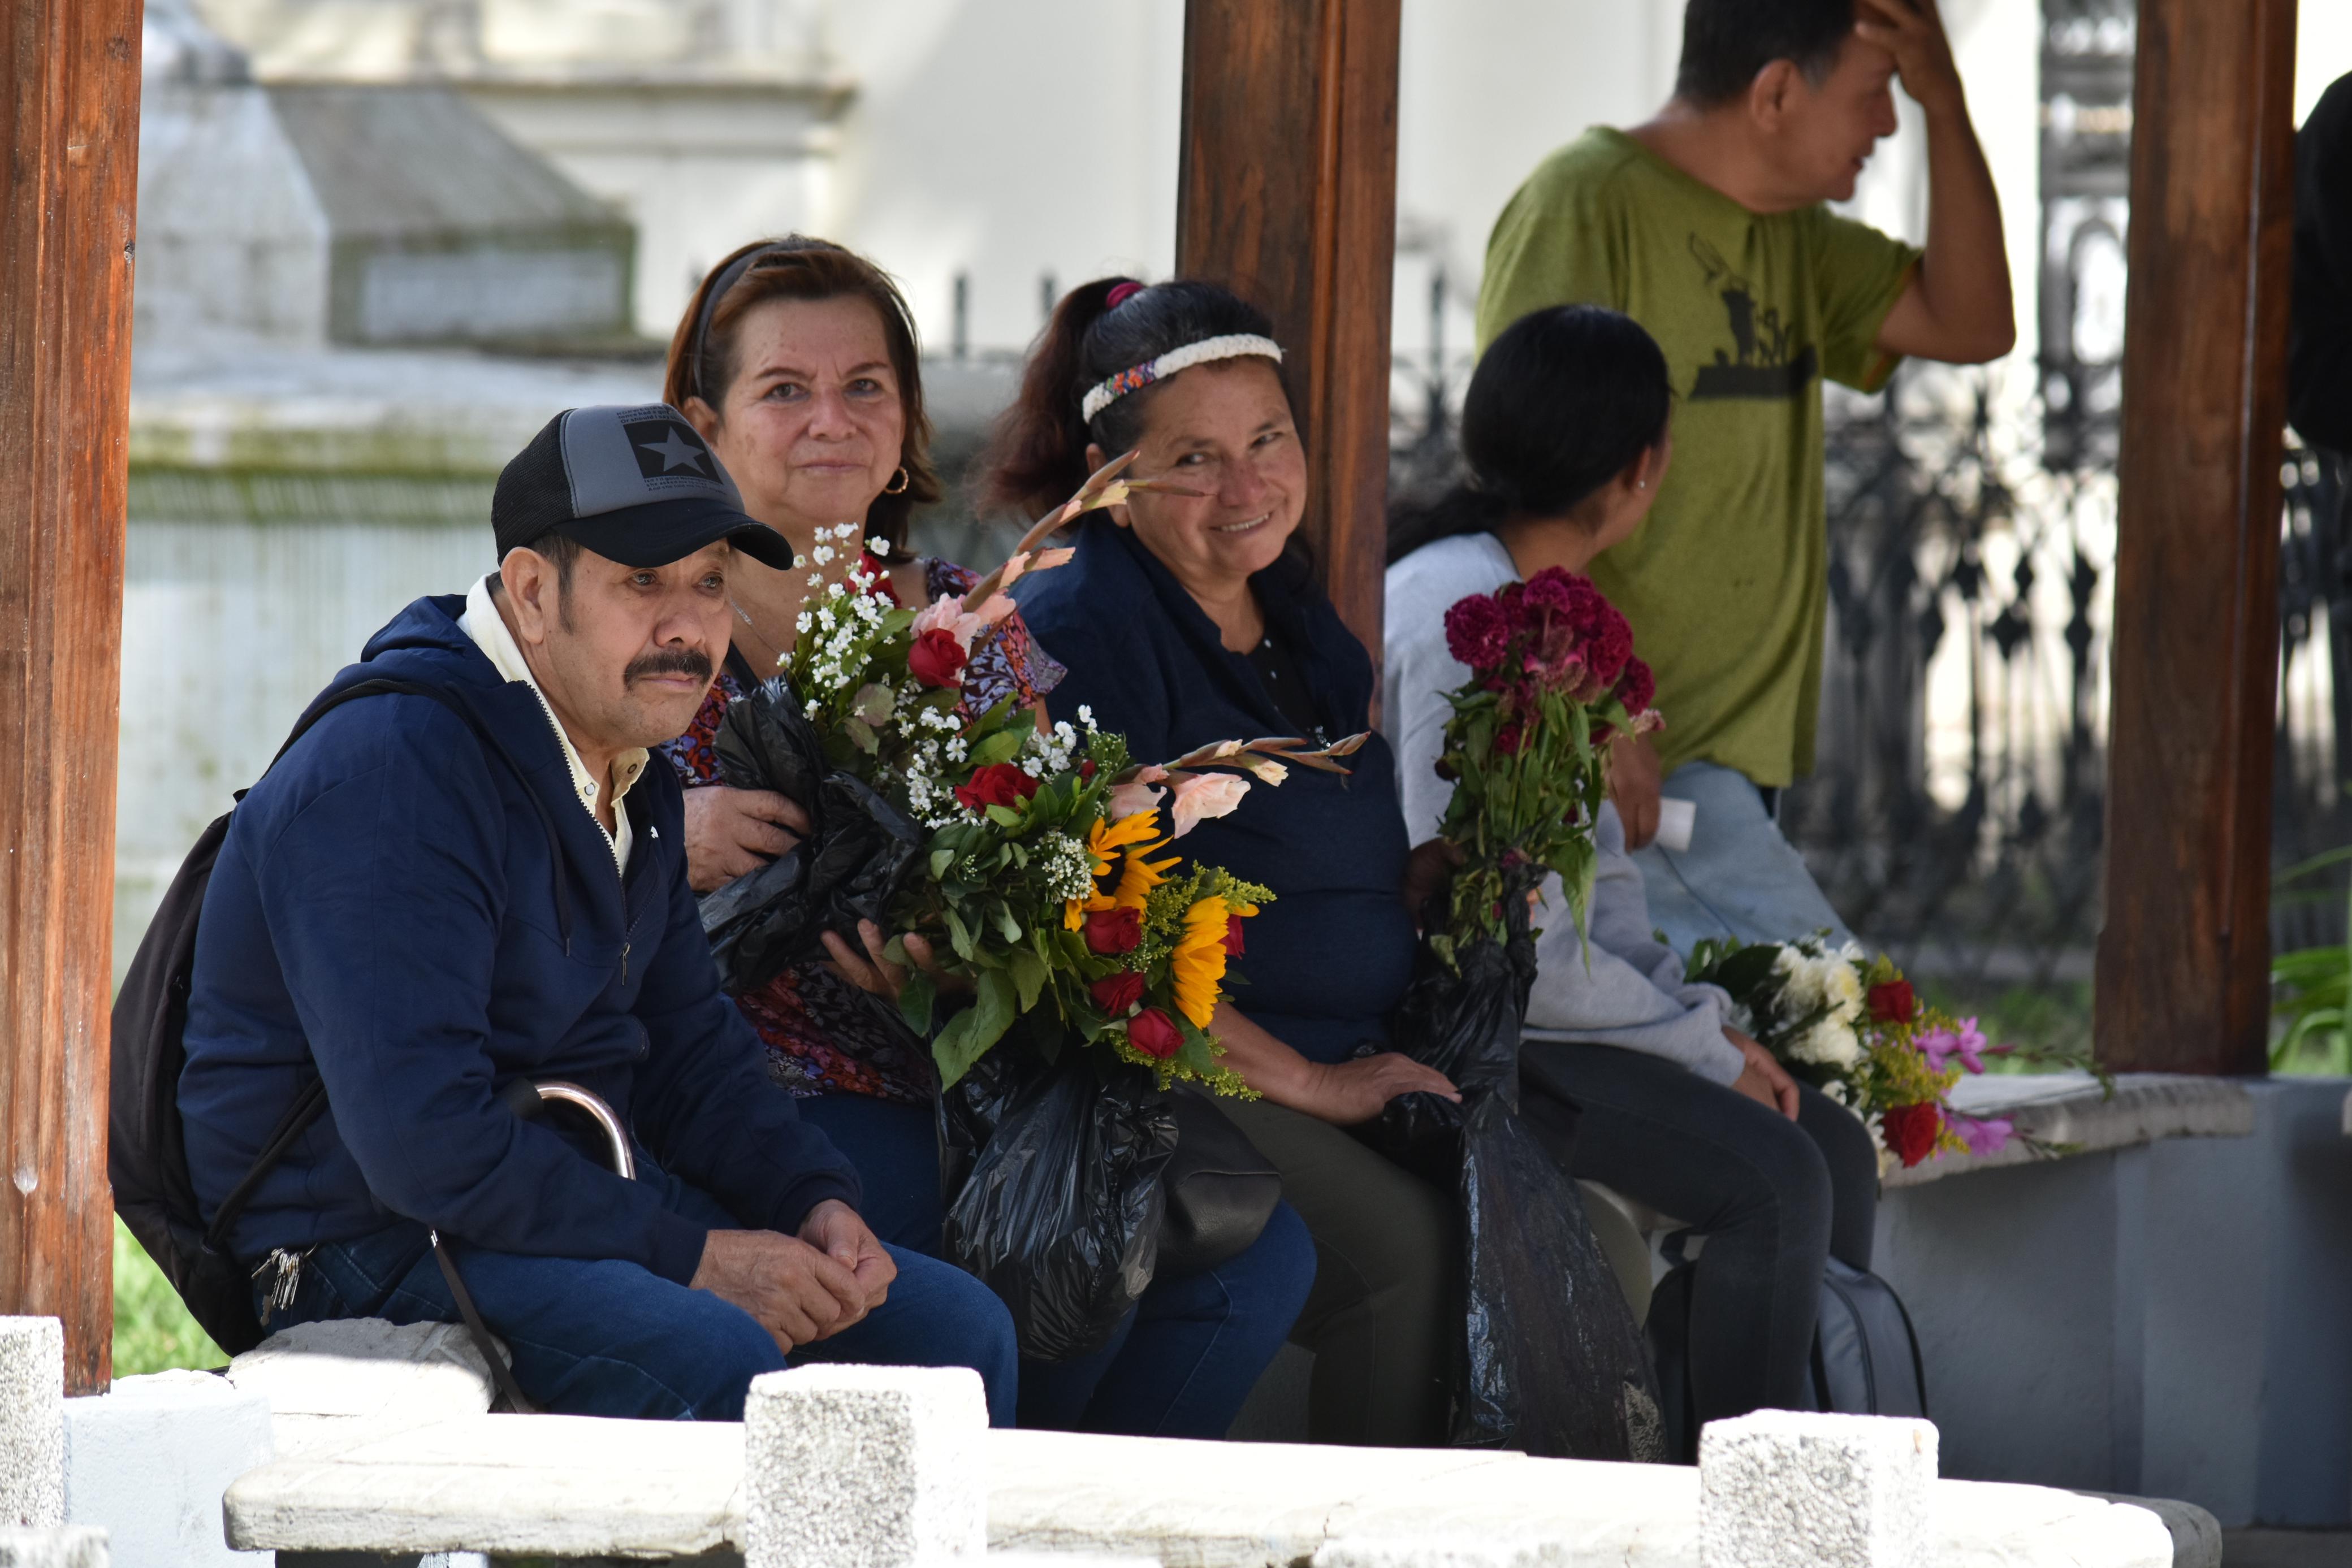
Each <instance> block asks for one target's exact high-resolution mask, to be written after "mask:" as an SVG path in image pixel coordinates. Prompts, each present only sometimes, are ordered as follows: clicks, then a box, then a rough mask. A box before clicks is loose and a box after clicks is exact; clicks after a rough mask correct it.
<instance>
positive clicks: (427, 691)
mask: <svg viewBox="0 0 2352 1568" xmlns="http://www.w3.org/2000/svg"><path fill="white" fill-rule="evenodd" d="M389 695H400V696H414V697H430V698H431V699H432V700H433V701H435V702H437V703H439V704H440V705H441V706H443V707H446V708H447V709H448V710H449V711H450V712H451V713H454V714H456V715H457V716H458V717H459V718H461V719H464V720H465V721H466V727H467V728H468V729H471V730H472V731H473V732H474V734H475V736H476V737H477V738H478V739H479V740H480V741H481V743H482V746H483V748H484V749H485V750H487V751H489V752H492V753H494V754H495V755H496V756H498V757H499V758H500V759H501V760H502V761H504V762H505V763H506V765H507V766H508V767H509V768H513V769H514V770H515V773H516V775H517V776H518V777H520V775H521V773H522V765H521V764H520V762H518V761H516V760H515V757H514V753H512V752H511V751H509V750H508V749H507V747H506V744H505V743H504V742H503V741H501V740H499V737H497V736H495V735H493V734H491V733H490V730H489V727H488V726H487V725H485V724H483V723H482V721H481V718H480V717H479V716H478V715H477V714H476V713H475V712H474V710H473V709H472V708H469V707H467V706H466V705H465V704H464V703H462V702H459V701H458V700H457V697H456V696H454V695H451V694H450V693H449V692H447V691H445V690H443V689H442V688H441V687H439V686H430V685H425V684H424V683H422V682H419V681H404V680H401V679H398V678H397V677H395V676H391V675H373V676H370V677H369V678H368V679H366V680H364V681H357V682H354V683H353V684H352V685H348V686H345V687H344V688H343V689H342V690H341V691H339V692H329V693H328V694H327V695H324V696H322V697H320V698H319V699H318V700H317V701H316V702H313V703H312V704H311V705H310V706H309V707H308V708H307V709H305V710H304V711H303V714H302V716H301V717H300V718H299V719H297V720H295V721H294V728H293V730H292V732H291V733H289V735H288V736H287V737H286V740H285V743H284V744H283V745H281V746H279V747H278V752H277V755H276V756H274V757H272V758H270V759H269V767H270V768H275V767H277V766H278V763H280V762H282V761H284V760H285V759H286V754H287V753H288V752H289V751H291V750H293V749H294V743H295V742H296V741H299V740H300V739H301V738H302V737H304V736H306V735H308V734H310V727H311V726H313V725H315V724H317V723H318V722H319V721H320V719H322V718H324V717H326V716H328V715H329V714H331V713H332V712H334V710H335V709H337V708H339V707H341V706H343V705H344V704H345V703H347V702H355V701H357V700H358V699H359V698H361V697H373V696H389ZM268 773H269V768H263V769H262V776H263V777H264V778H267V777H268ZM245 793H246V792H245V791H244V790H239V791H238V792H237V799H238V800H244V799H245ZM523 793H524V795H525V796H526V797H528V798H529V799H530V803H531V804H532V805H533V806H535V807H537V808H538V809H539V819H540V824H541V827H542V828H544V829H545V830H546V832H547V847H548V853H549V856H550V858H551V860H552V862H553V863H554V866H555V918H556V924H557V925H558V926H559V927H560V928H561V929H562V936H563V945H564V946H565V948H566V949H567V950H569V948H570V947H571V946H572V904H571V900H570V897H569V895H568V894H566V893H565V891H564V887H563V847H562V840H560V839H559V838H558V837H557V836H556V831H555V819H554V817H553V815H552V814H551V813H550V812H549V810H548V809H547V802H546V801H544V800H541V799H540V798H539V796H538V794H537V792H536V791H533V790H530V789H525V790H524V791H523ZM532 1098H533V1103H534V1104H535V1103H536V1100H537V1096H536V1095H534V1096H533V1097H532ZM326 1109H327V1086H326V1084H325V1083H324V1082H321V1081H320V1080H319V1079H318V1078H315V1077H314V1078H312V1079H311V1080H310V1082H308V1083H306V1084H304V1085H303V1086H302V1092H300V1093H299V1094H297V1095H296V1096H295V1097H294V1103H292V1104H290V1105H289V1106H287V1107H286V1111H285V1113H284V1114H283V1115H281V1116H279V1117H278V1124H277V1126H275V1127H273V1128H271V1129H270V1133H269V1138H268V1142H266V1143H265V1144H263V1145H262V1147H261V1153H260V1154H259V1155H257V1156H256V1158H255V1159H254V1162H253V1166H252V1168H250V1169H249V1170H247V1172H246V1173H245V1176H244V1177H243V1178H242V1179H241V1180H239V1181H238V1182H237V1184H236V1186H234V1187H232V1188H230V1189H229V1194H228V1196H227V1197H225V1198H223V1199H222V1200H221V1205H220V1207H219V1208H218V1209H217V1210H215V1212H214V1215H213V1219H212V1223H211V1224H210V1225H208V1226H206V1227H205V1240H204V1244H205V1249H206V1250H207V1251H213V1252H225V1251H226V1248H227V1243H228V1234H229V1231H230V1229H231V1228H234V1227H235V1226H236V1220H237V1217H238V1216H239V1215H241V1214H243V1213H244V1212H245V1206H246V1205H247V1203H248V1202H250V1201H251V1200H252V1198H253V1194H254V1190H255V1189H256V1188H257V1187H258V1186H261V1183H262V1180H263V1178H264V1177H266V1176H268V1175H269V1173H270V1172H271V1171H273V1170H275V1169H277V1168H278V1162H279V1161H280V1160H282V1159H284V1158H285V1157H286V1155H287V1154H288V1153H289V1151H290V1150H291V1149H292V1148H293V1147H294V1145H295V1144H296V1143H297V1142H298V1141H299V1140H300V1138H301V1136H302V1134H305V1133H307V1132H309V1131H310V1127H311V1124H313V1123H315V1122H317V1121H318V1119H319V1118H320V1116H321V1115H323V1114H325V1113H326ZM461 1289H462V1287H461ZM460 1304H461V1305H462V1304H465V1301H464V1298H463V1297H462V1296H461V1297H460ZM484 1354H488V1349H487V1347H485V1350H484ZM491 1359H492V1360H493V1361H495V1360H497V1359H498V1358H497V1357H495V1356H492V1357H491Z"/></svg>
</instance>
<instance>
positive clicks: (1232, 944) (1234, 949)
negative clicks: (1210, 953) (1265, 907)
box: [1225, 915, 1244, 958]
mask: <svg viewBox="0 0 2352 1568" xmlns="http://www.w3.org/2000/svg"><path fill="white" fill-rule="evenodd" d="M1243 952H1244V948H1243V946H1242V917H1241V916H1240V915H1226V916H1225V955H1226V956H1228V957H1232V958H1238V957H1240V956H1242V954H1243Z"/></svg>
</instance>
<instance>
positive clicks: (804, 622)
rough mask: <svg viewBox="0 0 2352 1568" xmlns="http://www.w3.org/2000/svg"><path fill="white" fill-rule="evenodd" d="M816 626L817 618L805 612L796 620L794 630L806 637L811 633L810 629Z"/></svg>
mask: <svg viewBox="0 0 2352 1568" xmlns="http://www.w3.org/2000/svg"><path fill="white" fill-rule="evenodd" d="M815 624H816V617H815V616H814V615H811V614H810V613H809V612H807V611H805V610H803V611H802V612H800V614H799V615H798V616H797V617H796V618H794V620H793V630H794V631H796V632H799V633H800V634H801V635H802V636H803V637H805V636H807V635H808V633H809V628H810V627H812V626H814V625H815Z"/></svg>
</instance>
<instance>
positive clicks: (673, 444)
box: [637, 424, 702, 474]
mask: <svg viewBox="0 0 2352 1568" xmlns="http://www.w3.org/2000/svg"><path fill="white" fill-rule="evenodd" d="M637 444H638V445H639V446H642V447H644V448H645V449H646V451H647V452H658V453H660V454H661V459H662V472H663V473H665V474H667V473H668V472H669V471H670V470H671V469H673V468H691V469H693V470H694V471H695V472H696V473H700V472H701V471H702V449H701V448H700V447H698V446H697V445H695V444H693V443H691V442H689V441H688V440H687V439H685V437H684V436H682V435H680V434H678V428H677V426H676V425H674V424H673V425H671V426H669V427H668V430H667V434H665V435H664V436H663V437H662V439H661V440H659V441H640V442H638V443H637Z"/></svg>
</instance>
